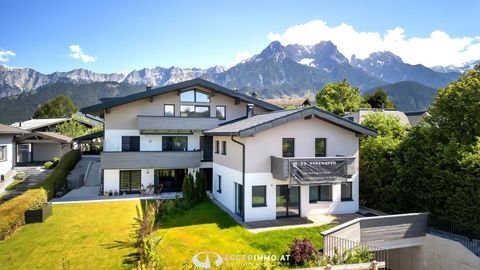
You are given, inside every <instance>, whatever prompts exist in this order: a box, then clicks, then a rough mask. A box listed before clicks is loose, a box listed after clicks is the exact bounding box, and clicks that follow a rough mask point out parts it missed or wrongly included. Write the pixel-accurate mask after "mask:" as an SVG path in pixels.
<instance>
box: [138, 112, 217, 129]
mask: <svg viewBox="0 0 480 270" xmlns="http://www.w3.org/2000/svg"><path fill="white" fill-rule="evenodd" d="M218 124H219V120H218V118H214V117H165V116H154V115H137V128H138V129H139V130H207V129H212V128H216V127H218Z"/></svg>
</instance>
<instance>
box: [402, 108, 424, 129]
mask: <svg viewBox="0 0 480 270" xmlns="http://www.w3.org/2000/svg"><path fill="white" fill-rule="evenodd" d="M427 114H428V112H427V111H418V112H406V113H405V115H406V116H407V117H408V121H409V122H410V125H411V126H412V127H414V126H416V125H418V124H419V123H420V122H421V121H422V120H423V118H424V117H425V115H427Z"/></svg>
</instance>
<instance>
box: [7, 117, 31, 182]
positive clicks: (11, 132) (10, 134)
mask: <svg viewBox="0 0 480 270" xmlns="http://www.w3.org/2000/svg"><path fill="white" fill-rule="evenodd" d="M28 133H30V132H29V131H25V130H23V129H18V128H15V127H11V126H7V125H3V124H0V181H5V180H6V179H8V178H9V177H10V176H11V173H12V168H13V166H15V138H18V137H21V136H24V135H26V134H28Z"/></svg>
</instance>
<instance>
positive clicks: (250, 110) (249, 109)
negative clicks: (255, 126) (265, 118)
mask: <svg viewBox="0 0 480 270" xmlns="http://www.w3.org/2000/svg"><path fill="white" fill-rule="evenodd" d="M254 113H255V105H254V104H252V103H248V104H247V118H250V117H252V116H253V115H254Z"/></svg>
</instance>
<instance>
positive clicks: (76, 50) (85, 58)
mask: <svg viewBox="0 0 480 270" xmlns="http://www.w3.org/2000/svg"><path fill="white" fill-rule="evenodd" d="M68 48H69V49H70V52H71V53H70V54H69V56H70V57H71V58H74V59H80V60H81V61H82V62H84V63H93V62H95V61H97V58H96V57H95V56H91V55H88V54H86V53H84V52H83V50H82V48H80V45H76V44H73V45H70V46H68Z"/></svg>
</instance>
